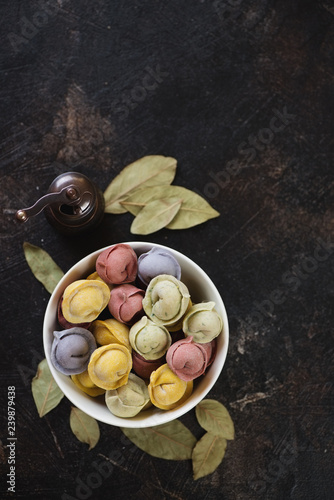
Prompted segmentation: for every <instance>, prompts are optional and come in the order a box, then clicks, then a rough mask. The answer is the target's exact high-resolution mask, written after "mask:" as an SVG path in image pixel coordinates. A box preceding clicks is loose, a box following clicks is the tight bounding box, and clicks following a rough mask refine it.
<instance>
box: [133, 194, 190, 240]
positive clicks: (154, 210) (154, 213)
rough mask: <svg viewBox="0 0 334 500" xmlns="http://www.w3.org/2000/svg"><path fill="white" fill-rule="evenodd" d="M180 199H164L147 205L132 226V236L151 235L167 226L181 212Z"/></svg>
mask: <svg viewBox="0 0 334 500" xmlns="http://www.w3.org/2000/svg"><path fill="white" fill-rule="evenodd" d="M181 204H182V200H180V198H162V199H161V200H154V201H150V202H149V203H147V205H146V206H145V207H144V208H143V209H142V210H141V211H140V212H139V214H138V215H137V217H136V218H135V219H134V221H133V222H132V224H131V228H130V231H131V233H132V234H151V233H154V232H155V231H159V229H162V228H163V227H165V226H167V224H169V223H170V222H171V220H173V218H174V217H175V215H176V214H177V213H178V211H179V210H180V207H181Z"/></svg>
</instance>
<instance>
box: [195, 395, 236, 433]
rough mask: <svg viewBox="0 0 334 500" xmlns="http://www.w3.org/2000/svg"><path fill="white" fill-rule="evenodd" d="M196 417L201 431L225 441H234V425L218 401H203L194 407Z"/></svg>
mask: <svg viewBox="0 0 334 500" xmlns="http://www.w3.org/2000/svg"><path fill="white" fill-rule="evenodd" d="M196 417H197V420H198V423H199V424H200V426H201V427H203V429H205V430H206V431H208V432H211V433H212V434H215V435H216V436H220V437H223V438H225V439H234V425H233V421H232V419H231V417H230V414H229V412H228V411H227V409H226V408H225V406H224V405H222V404H221V403H220V402H219V401H215V400H214V399H203V400H202V401H201V402H200V403H198V405H197V406H196Z"/></svg>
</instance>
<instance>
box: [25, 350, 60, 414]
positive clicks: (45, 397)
mask: <svg viewBox="0 0 334 500" xmlns="http://www.w3.org/2000/svg"><path fill="white" fill-rule="evenodd" d="M31 392H32V395H33V398H34V401H35V404H36V408H37V411H38V415H39V416H40V417H44V415H46V414H47V413H48V412H49V411H51V410H53V408H55V407H56V406H57V405H58V404H59V403H60V401H61V400H62V399H63V397H64V394H63V393H62V391H61V390H60V389H59V387H58V385H57V384H56V382H55V381H54V378H53V377H52V374H51V372H50V368H49V365H48V362H47V361H46V359H43V361H41V362H40V363H39V365H38V368H37V373H36V375H35V377H34V378H33V379H32V382H31Z"/></svg>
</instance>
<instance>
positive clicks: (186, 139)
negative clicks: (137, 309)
mask: <svg viewBox="0 0 334 500" xmlns="http://www.w3.org/2000/svg"><path fill="white" fill-rule="evenodd" d="M0 19H1V21H0V22H1V34H0V41H1V69H0V71H1V87H0V106H1V113H0V129H1V132H0V141H1V150H0V169H1V171H0V172H1V239H0V242H1V336H0V346H1V379H0V380H1V408H2V409H1V439H2V446H1V471H2V478H1V498H7V496H6V490H7V485H6V474H7V473H8V467H9V466H8V463H7V457H8V449H7V448H6V439H7V430H6V429H7V410H6V408H7V404H6V403H7V399H6V398H7V387H8V386H15V387H16V410H17V421H16V425H17V438H18V440H17V447H16V495H8V498H22V499H34V500H39V499H41V500H44V499H45V500H48V499H50V500H53V499H62V500H63V499H66V498H71V499H73V498H78V499H84V498H93V499H105V498H110V499H112V500H123V499H128V498H135V499H139V500H141V499H155V498H159V499H177V500H181V499H190V498H198V499H201V500H213V499H218V498H220V499H223V500H253V499H270V500H280V499H282V500H283V499H284V500H286V499H292V500H331V499H332V498H334V476H333V459H334V443H333V419H334V406H333V395H334V388H333V323H334V314H333V297H334V287H333V266H334V235H333V228H334V227H333V222H334V220H333V152H334V148H333V129H334V118H333V116H334V115H333V113H334V102H333V101H334V100H333V84H334V71H333V62H334V61H333V56H334V30H333V26H334V2H333V1H332V0H323V1H316V0H312V1H307V0H283V1H275V0H252V1H250V0H193V1H192V2H190V1H185V0H170V1H168V2H156V1H153V0H141V1H140V0H132V1H123V2H119V1H106V0H95V1H94V2H91V1H88V0H79V1H76V2H74V1H73V0H58V1H56V0H48V1H47V0H45V1H44V2H41V1H39V2H38V1H36V0H31V1H30V2H21V1H19V0H11V1H9V0H6V1H4V0H2V1H1V2H0ZM148 75H149V76H148ZM147 154H164V155H167V156H174V157H175V158H177V160H178V171H177V175H176V179H175V182H174V183H175V184H178V185H182V186H185V187H187V188H189V189H192V190H196V191H197V192H199V193H200V194H202V196H204V197H205V198H206V199H207V200H208V201H209V202H210V203H211V204H212V206H213V207H214V208H215V209H216V210H218V211H219V212H220V213H221V215H220V217H219V218H217V219H214V220H211V221H209V222H207V223H205V224H203V225H200V226H197V227H195V228H192V229H188V230H184V231H174V232H173V231H168V230H161V231H159V232H158V233H155V234H153V235H150V236H148V237H146V238H145V239H147V240H148V241H153V242H157V243H162V244H165V245H169V246H171V247H173V248H175V249H177V250H179V251H181V252H184V253H185V254H186V255H188V256H190V257H191V258H193V259H194V260H195V261H196V262H197V263H198V264H199V265H200V266H202V267H203V269H204V270H205V271H206V272H207V273H208V274H209V275H210V276H211V277H212V279H213V281H214V282H215V284H216V285H217V287H218V289H219V290H220V292H221V294H222V297H223V299H224V301H225V304H226V308H227V312H228V315H229V320H230V329H231V339H230V348H229V354H228V359H227V362H226V365H225V366H224V369H223V372H222V374H221V376H220V378H219V380H218V382H217V384H216V385H215V386H214V388H213V390H212V391H211V392H210V394H209V397H212V398H215V399H218V400H219V401H221V402H222V403H223V404H225V405H226V406H227V408H228V409H229V411H230V413H231V416H232V418H233V420H234V423H235V428H236V439H235V441H234V442H229V443H228V447H227V453H226V456H225V459H224V460H223V462H222V464H221V465H220V466H219V468H218V469H217V470H216V471H215V472H214V473H213V474H211V475H209V476H207V477H205V478H202V479H199V480H198V481H194V480H193V479H192V471H191V463H190V461H185V462H173V461H171V462H169V461H166V460H161V459H157V458H153V457H150V456H149V455H147V454H145V453H144V452H142V451H141V450H139V449H138V448H136V447H133V446H132V445H131V444H129V442H128V441H127V440H126V439H124V438H122V433H121V431H120V430H119V429H118V428H113V427H108V426H107V425H105V424H101V425H100V430H101V438H100V441H99V443H98V444H97V446H96V447H95V448H94V449H93V450H91V451H88V450H87V446H86V445H85V444H82V443H80V442H79V441H77V440H76V438H75V437H74V435H73V434H72V432H71V430H70V427H69V421H68V420H69V412H70V407H71V404H70V402H69V401H68V400H65V399H64V400H63V401H62V402H61V404H60V405H59V406H58V407H57V408H56V409H55V410H53V411H52V412H51V413H49V414H48V415H47V416H46V417H44V418H42V419H40V418H39V417H38V415H37V412H36V408H35V405H34V402H33V399H32V396H31V391H30V383H31V379H32V377H33V376H34V374H35V372H36V368H37V364H38V362H39V361H41V360H42V359H43V357H44V354H43V344H42V322H43V315H44V310H45V307H46V304H47V301H48V297H49V295H48V293H47V292H46V291H45V289H44V288H43V286H42V285H41V284H40V283H39V282H37V280H35V278H34V277H33V276H32V274H31V272H30V270H29V268H28V266H27V264H26V262H25V259H24V255H23V251H22V244H23V242H24V241H29V242H30V243H33V244H35V245H38V246H41V247H43V248H44V249H45V250H46V251H48V252H49V253H50V254H51V255H52V257H53V258H54V259H55V260H56V262H57V263H58V264H59V266H60V267H61V268H62V269H63V270H67V269H68V268H69V267H71V265H73V264H74V263H75V262H76V261H77V260H78V259H80V258H81V257H83V256H85V255H86V254H88V253H90V252H91V251H93V250H95V249H98V248H100V247H103V246H106V245H108V244H112V243H115V242H120V241H130V240H141V239H143V237H140V236H139V237H134V236H133V235H131V234H130V225H131V221H132V216H131V215H129V214H125V215H119V216H112V215H106V216H105V218H104V220H103V222H102V225H101V226H100V227H99V228H98V229H96V230H95V231H94V233H93V235H92V236H90V237H88V236H86V235H82V236H78V237H64V236H62V235H60V234H59V233H57V232H56V231H55V230H54V229H53V228H52V227H51V226H50V225H49V224H48V222H47V221H46V220H45V218H44V216H43V215H42V214H41V215H39V216H38V217H36V218H34V219H31V220H30V221H29V222H28V223H27V224H25V225H19V224H18V223H16V222H15V220H14V214H15V211H16V210H17V209H19V208H23V207H27V206H29V205H31V204H33V202H34V201H35V200H36V199H37V198H38V197H39V196H40V195H42V194H44V193H45V192H46V190H47V188H48V186H49V184H50V183H51V181H52V180H53V179H54V178H55V177H56V176H57V175H58V174H60V173H62V172H65V171H68V170H78V171H80V172H83V173H84V174H86V175H87V176H88V177H90V178H91V179H93V180H94V181H95V182H96V183H98V185H99V186H100V187H101V189H102V190H104V189H105V188H106V186H107V185H108V184H109V182H110V181H111V180H112V178H113V177H114V176H115V175H116V174H117V173H119V172H120V171H121V169H122V168H123V167H124V166H125V165H127V164H128V163H130V162H132V161H134V160H136V159H138V158H140V157H142V156H144V155H147ZM181 421H182V422H183V423H184V424H185V425H187V426H188V427H189V428H190V429H191V430H192V432H193V433H194V434H195V435H196V436H197V437H198V438H199V437H200V436H201V435H202V434H203V431H202V430H201V429H200V427H199V426H198V424H197V421H196V418H195V414H194V412H193V411H191V412H190V413H189V414H187V415H185V416H184V417H183V418H182V419H181ZM110 456H111V458H109V457H110ZM105 460H108V461H109V462H108V463H112V464H113V472H112V473H111V474H110V476H109V477H108V478H103V479H102V480H101V484H100V485H98V486H96V483H95V484H94V477H95V478H96V477H97V476H96V475H95V476H94V474H93V473H94V472H95V473H96V471H97V469H98V468H99V467H100V466H101V464H102V462H103V461H105ZM98 474H100V478H101V473H98ZM89 484H90V485H91V487H89ZM79 485H81V487H80V488H79ZM83 485H84V486H83ZM87 485H88V486H87ZM92 485H93V486H94V487H92Z"/></svg>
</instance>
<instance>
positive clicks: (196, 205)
mask: <svg viewBox="0 0 334 500" xmlns="http://www.w3.org/2000/svg"><path fill="white" fill-rule="evenodd" d="M166 197H178V198H181V199H182V205H181V208H180V210H179V212H178V213H177V215H176V216H175V217H174V219H173V220H172V221H171V222H170V223H169V224H168V225H167V226H166V227H167V228H168V229H187V228H189V227H193V226H197V225H198V224H202V223H203V222H206V221H207V220H209V219H213V218H215V217H218V216H219V215H220V214H219V212H217V210H215V209H214V208H212V207H211V205H210V204H209V203H208V202H207V201H206V200H205V199H204V198H202V196H200V195H199V194H197V193H195V192H194V191H191V190H190V189H187V188H184V187H182V186H154V187H147V188H143V189H140V190H139V191H136V192H135V193H132V194H131V195H129V196H128V197H127V198H126V199H125V200H124V201H122V202H121V205H122V206H123V207H125V208H126V209H127V210H128V211H129V212H130V213H132V214H133V215H138V214H139V212H140V211H141V210H142V209H143V208H144V207H145V206H146V205H147V204H148V203H149V202H152V201H154V200H159V199H161V198H166Z"/></svg>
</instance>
